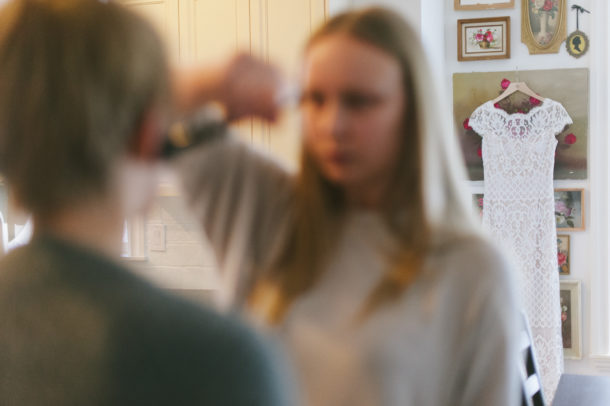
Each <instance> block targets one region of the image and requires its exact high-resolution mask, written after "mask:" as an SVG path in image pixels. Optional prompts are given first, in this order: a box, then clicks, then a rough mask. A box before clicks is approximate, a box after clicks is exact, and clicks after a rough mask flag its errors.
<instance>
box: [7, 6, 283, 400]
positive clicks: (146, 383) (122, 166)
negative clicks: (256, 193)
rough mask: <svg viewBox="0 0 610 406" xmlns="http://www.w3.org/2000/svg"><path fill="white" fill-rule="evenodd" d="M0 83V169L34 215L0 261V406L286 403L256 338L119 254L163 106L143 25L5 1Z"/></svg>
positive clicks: (96, 10) (150, 188) (140, 203)
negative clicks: (21, 240)
mask: <svg viewBox="0 0 610 406" xmlns="http://www.w3.org/2000/svg"><path fill="white" fill-rule="evenodd" d="M0 77H1V78H2V79H1V80H0V170H1V172H2V175H3V176H4V179H5V180H6V181H7V182H8V186H9V187H10V188H11V190H12V192H13V193H14V195H15V197H16V200H17V203H18V204H19V205H20V206H21V207H22V208H24V209H25V210H27V211H29V212H30V213H31V214H32V216H33V220H34V236H33V239H32V240H31V242H30V243H29V244H27V245H26V246H24V247H21V248H18V249H16V250H14V251H12V252H10V253H9V254H8V255H7V256H6V257H4V258H2V259H1V260H0V404H2V405H28V406H35V405H138V404H141V405H199V404H200V405H248V406H251V405H260V406H269V405H278V406H280V405H281V406H284V405H286V404H291V403H290V400H289V399H287V397H286V393H285V392H284V390H285V388H284V387H283V386H282V385H283V383H282V380H281V377H280V376H279V370H278V367H277V366H276V364H275V363H274V356H273V355H272V354H271V352H270V351H269V350H268V349H267V346H266V345H265V344H263V342H262V341H261V340H260V339H259V337H258V336H257V335H256V334H254V333H253V332H252V331H250V330H249V329H248V328H246V327H244V326H243V325H242V324H241V322H239V321H238V320H236V319H232V318H229V317H224V316H223V317H221V316H218V315H217V314H215V313H213V312H211V311H209V310H205V309H204V308H201V307H199V306H197V305H195V304H191V303H189V302H187V301H184V300H181V299H178V298H176V297H173V296H172V295H170V294H168V293H166V292H164V291H162V290H160V289H158V288H155V287H153V286H152V285H150V284H149V283H147V282H144V281H143V280H140V279H139V278H138V277H136V276H134V275H133V274H132V273H131V272H130V271H128V270H127V269H126V268H125V267H124V265H122V264H121V263H120V261H119V256H120V253H121V240H122V238H121V236H122V231H123V224H124V220H125V218H128V217H130V216H132V215H134V214H136V213H138V212H140V211H141V210H142V209H143V208H144V207H145V206H146V205H147V203H148V202H149V200H150V199H151V198H152V197H153V196H154V191H155V185H156V182H155V179H154V176H153V175H152V174H153V173H154V172H155V171H154V166H155V165H156V163H157V161H158V159H157V158H158V155H159V148H160V145H161V139H162V136H161V129H162V128H164V125H165V121H166V119H167V115H168V112H169V110H170V109H169V107H170V102H171V94H170V93H171V92H170V87H171V86H170V81H169V73H168V69H167V65H166V60H165V55H164V52H163V47H162V44H161V42H160V40H159V38H158V37H157V35H156V33H155V32H154V30H153V29H152V28H151V27H150V26H149V24H148V23H146V22H145V21H143V19H141V18H140V17H137V16H136V15H134V14H132V13H131V12H129V11H127V10H126V9H124V8H123V7H121V6H119V5H117V4H115V3H113V2H100V1H95V0H15V1H12V2H9V3H8V4H7V5H5V6H4V7H3V8H2V9H0Z"/></svg>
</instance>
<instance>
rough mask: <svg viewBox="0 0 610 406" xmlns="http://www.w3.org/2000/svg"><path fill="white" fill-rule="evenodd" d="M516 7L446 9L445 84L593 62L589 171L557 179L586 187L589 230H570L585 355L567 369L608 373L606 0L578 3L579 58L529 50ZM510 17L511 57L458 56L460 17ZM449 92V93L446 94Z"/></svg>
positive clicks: (571, 25)
mask: <svg viewBox="0 0 610 406" xmlns="http://www.w3.org/2000/svg"><path fill="white" fill-rule="evenodd" d="M516 3H517V6H516V7H515V8H514V9H504V10H485V11H455V10H454V9H453V6H450V5H449V6H447V7H446V9H445V12H444V21H443V22H442V23H443V25H444V27H445V28H446V30H445V33H444V36H445V38H444V48H445V49H444V56H445V65H444V67H445V73H444V75H445V76H444V80H445V89H449V90H451V89H452V74H453V73H456V72H489V71H511V70H534V69H557V68H589V69H590V75H591V76H590V77H591V86H590V97H591V98H590V106H591V111H590V117H589V119H590V128H589V175H588V179H587V180H582V181H575V180H573V181H556V182H555V187H578V188H585V189H586V195H585V198H586V206H587V210H586V213H587V216H586V224H587V231H584V232H573V233H570V236H571V240H570V242H571V255H572V257H571V273H572V274H571V275H570V276H569V277H562V278H565V279H578V280H580V281H581V282H582V316H583V319H582V320H583V335H582V343H583V359H582V360H566V363H565V365H566V372H567V373H582V374H607V373H609V372H610V363H609V362H608V359H606V358H604V357H600V356H599V355H600V354H601V353H607V352H608V350H609V348H608V345H607V343H608V336H607V329H608V311H607V309H608V302H607V294H608V279H607V272H608V269H609V267H608V255H607V250H608V243H607V242H608V216H607V214H606V211H607V208H608V202H609V200H608V185H607V184H608V164H607V160H608V143H607V141H606V139H607V137H608V130H607V128H608V125H607V124H608V95H609V93H608V84H607V79H606V75H607V69H606V68H607V66H608V64H607V60H608V50H607V46H608V45H607V43H608V42H607V38H608V34H607V27H606V25H607V15H608V5H607V2H606V0H578V1H577V2H576V3H577V4H579V5H581V6H583V7H585V8H586V9H588V10H591V11H592V13H593V14H585V15H584V16H582V15H581V18H580V29H581V30H582V31H584V32H585V33H587V34H588V35H589V37H590V39H591V50H590V51H589V53H588V54H587V55H584V56H583V57H581V58H580V59H575V58H573V57H571V56H570V55H568V53H567V51H566V49H565V46H563V45H562V47H561V49H560V51H559V53H558V54H552V55H530V54H529V51H528V49H527V47H526V46H525V45H524V44H522V43H521V5H520V3H521V2H520V1H519V0H517V1H516ZM574 3H575V2H574V1H573V0H568V33H571V32H572V31H574V30H575V29H576V17H575V13H574V12H572V11H570V7H571V6H572V4H574ZM499 16H510V17H511V58H510V59H502V60H492V61H469V62H458V61H457V20H458V19H470V18H481V17H499ZM424 17H426V19H424V20H422V25H423V26H428V27H429V26H433V24H434V20H433V18H432V19H428V18H429V17H432V16H431V15H428V16H426V15H424ZM447 97H450V96H447ZM471 187H472V188H473V190H476V189H480V188H481V187H482V184H481V182H471Z"/></svg>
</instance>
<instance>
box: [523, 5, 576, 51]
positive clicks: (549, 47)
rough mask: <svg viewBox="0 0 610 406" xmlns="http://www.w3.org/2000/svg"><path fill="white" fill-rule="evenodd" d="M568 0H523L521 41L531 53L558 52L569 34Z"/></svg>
mask: <svg viewBox="0 0 610 406" xmlns="http://www.w3.org/2000/svg"><path fill="white" fill-rule="evenodd" d="M566 1H567V0H522V6H521V42H523V43H524V44H525V45H527V48H528V49H529V52H530V54H556V53H558V52H559V49H560V47H561V43H562V42H563V41H564V40H565V39H566V35H567V4H566Z"/></svg>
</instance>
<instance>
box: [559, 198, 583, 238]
mask: <svg viewBox="0 0 610 406" xmlns="http://www.w3.org/2000/svg"><path fill="white" fill-rule="evenodd" d="M555 220H556V226H557V230H560V231H583V230H584V229H585V192H584V189H555Z"/></svg>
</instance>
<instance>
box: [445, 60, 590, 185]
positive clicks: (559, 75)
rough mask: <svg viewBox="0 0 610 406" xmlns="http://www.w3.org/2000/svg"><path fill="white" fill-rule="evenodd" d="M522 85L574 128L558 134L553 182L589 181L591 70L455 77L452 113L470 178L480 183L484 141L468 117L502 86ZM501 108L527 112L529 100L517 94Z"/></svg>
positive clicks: (496, 93) (579, 69)
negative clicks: (555, 106)
mask: <svg viewBox="0 0 610 406" xmlns="http://www.w3.org/2000/svg"><path fill="white" fill-rule="evenodd" d="M505 81H506V82H509V83H510V82H526V83H527V84H528V86H529V87H530V88H531V89H532V90H534V91H535V92H536V93H539V94H540V95H542V96H544V97H548V98H550V99H553V100H555V101H557V102H559V103H561V104H562V105H563V107H564V108H565V109H566V110H567V112H568V114H569V115H570V117H571V118H572V121H573V124H572V125H570V126H568V127H566V128H565V129H564V130H563V131H562V132H561V133H559V134H557V140H558V144H557V149H556V156H555V170H554V174H553V178H554V179H556V180H557V179H560V180H562V179H587V150H588V145H587V144H588V137H589V70H588V69H586V68H584V69H583V68H578V69H552V70H527V71H518V72H517V71H503V72H474V73H456V74H454V75H453V115H454V120H455V123H456V126H457V128H458V136H459V138H460V144H461V147H462V154H463V156H464V158H465V160H466V167H467V169H468V176H469V178H470V180H483V159H482V157H481V155H482V154H481V145H482V140H483V139H482V138H481V136H480V135H479V134H477V133H476V132H475V131H474V130H472V128H470V127H469V125H468V122H467V119H468V118H469V117H470V115H471V114H472V113H473V111H474V110H475V109H476V108H477V107H479V106H480V105H481V104H483V103H485V102H487V101H489V100H491V99H494V98H496V97H497V96H498V95H499V94H501V93H502V92H503V91H504V88H503V86H507V85H506V82H505ZM499 106H500V107H501V108H504V109H507V108H508V107H511V108H513V110H514V109H519V110H524V111H529V109H531V108H536V106H533V105H531V103H530V100H529V96H526V95H523V94H521V93H519V92H517V93H515V94H513V95H511V96H510V97H508V98H506V99H505V100H502V101H501V102H500V103H499Z"/></svg>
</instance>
